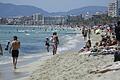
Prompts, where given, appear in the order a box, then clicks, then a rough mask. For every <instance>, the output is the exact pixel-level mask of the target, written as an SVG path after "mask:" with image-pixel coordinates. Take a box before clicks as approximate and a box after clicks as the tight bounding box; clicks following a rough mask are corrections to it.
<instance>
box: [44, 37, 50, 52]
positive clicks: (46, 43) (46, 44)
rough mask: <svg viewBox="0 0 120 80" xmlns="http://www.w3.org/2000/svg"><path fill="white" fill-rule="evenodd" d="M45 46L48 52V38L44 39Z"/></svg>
mask: <svg viewBox="0 0 120 80" xmlns="http://www.w3.org/2000/svg"><path fill="white" fill-rule="evenodd" d="M45 46H46V48H47V52H49V47H50V44H49V38H46V41H45Z"/></svg>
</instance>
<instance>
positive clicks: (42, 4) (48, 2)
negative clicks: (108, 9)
mask: <svg viewBox="0 0 120 80" xmlns="http://www.w3.org/2000/svg"><path fill="white" fill-rule="evenodd" d="M110 1H111V0H0V2H2V3H13V4H19V5H32V6H36V7H39V8H42V9H44V10H46V11H48V12H63V11H68V10H70V9H75V8H80V7H84V6H108V3H109V2H110Z"/></svg>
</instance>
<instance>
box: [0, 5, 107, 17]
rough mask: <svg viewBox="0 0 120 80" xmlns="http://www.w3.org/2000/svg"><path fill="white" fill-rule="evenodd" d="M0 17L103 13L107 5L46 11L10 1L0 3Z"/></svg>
mask: <svg viewBox="0 0 120 80" xmlns="http://www.w3.org/2000/svg"><path fill="white" fill-rule="evenodd" d="M0 11H1V12H0V17H10V16H31V15H32V14H35V13H41V14H43V15H45V16H66V15H80V14H86V13H87V12H89V13H90V14H95V13H96V12H101V13H105V12H106V11H107V7H105V6H86V7H82V8H77V9H72V10H70V11H67V12H52V13H50V12H47V11H45V10H43V9H41V8H37V7H34V6H30V5H14V4H11V3H0Z"/></svg>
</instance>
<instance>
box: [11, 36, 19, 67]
mask: <svg viewBox="0 0 120 80" xmlns="http://www.w3.org/2000/svg"><path fill="white" fill-rule="evenodd" d="M19 48H20V41H19V40H18V39H17V36H14V37H13V41H12V42H11V46H10V53H12V58H13V66H14V69H16V65H17V59H18V56H19Z"/></svg>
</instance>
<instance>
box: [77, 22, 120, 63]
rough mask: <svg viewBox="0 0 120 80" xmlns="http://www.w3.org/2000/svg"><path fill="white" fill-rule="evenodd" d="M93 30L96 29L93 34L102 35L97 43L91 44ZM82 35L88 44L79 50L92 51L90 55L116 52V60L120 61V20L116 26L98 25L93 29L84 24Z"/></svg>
mask: <svg viewBox="0 0 120 80" xmlns="http://www.w3.org/2000/svg"><path fill="white" fill-rule="evenodd" d="M91 30H93V31H94V33H93V34H95V35H101V39H100V41H97V42H96V43H95V44H91V39H90V36H91V35H92V34H91ZM82 35H83V37H84V40H86V44H85V46H84V47H83V48H82V49H81V50H80V51H79V52H84V51H90V52H91V53H90V55H91V54H92V55H98V54H102V55H103V54H104V55H106V54H114V61H120V48H119V47H120V21H118V22H117V25H116V26H111V25H109V26H106V27H104V26H97V27H91V29H90V28H88V27H84V26H83V29H82Z"/></svg>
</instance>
